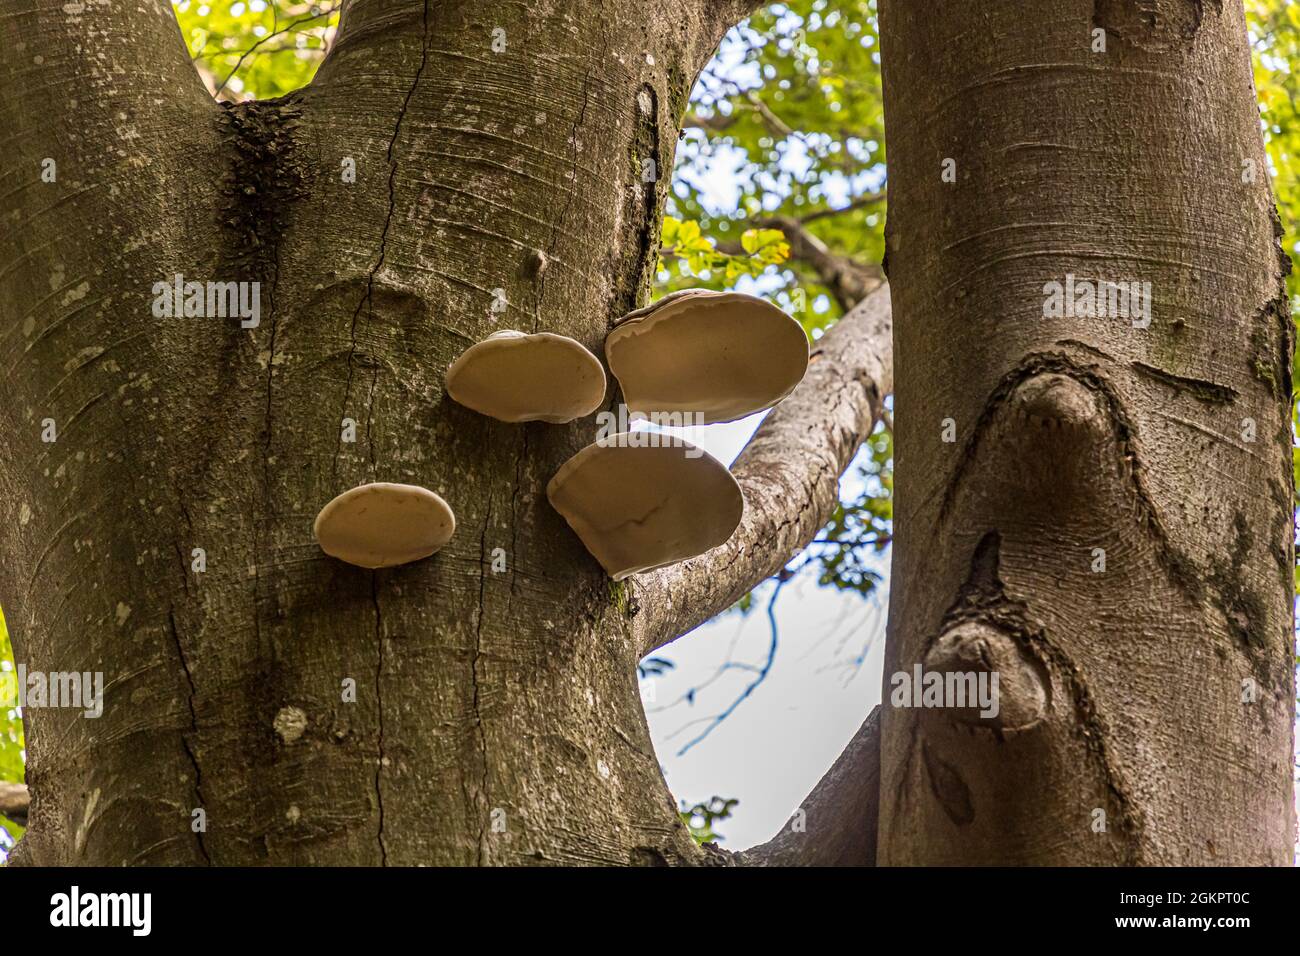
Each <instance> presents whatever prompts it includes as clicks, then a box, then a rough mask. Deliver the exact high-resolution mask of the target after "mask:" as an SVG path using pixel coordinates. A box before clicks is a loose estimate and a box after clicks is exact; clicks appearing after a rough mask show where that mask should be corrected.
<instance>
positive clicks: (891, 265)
mask: <svg viewBox="0 0 1300 956" xmlns="http://www.w3.org/2000/svg"><path fill="white" fill-rule="evenodd" d="M1094 31H1101V33H1100V35H1101V36H1103V37H1104V41H1105V50H1104V52H1102V51H1100V50H1096V49H1095V48H1094V41H1095V40H1096V38H1097V36H1098V35H1099V34H1097V33H1095V32H1094ZM881 37H882V55H883V67H884V85H885V106H886V110H887V113H888V115H889V116H890V120H889V159H890V182H889V192H890V208H889V221H888V227H887V238H886V248H887V261H886V270H887V272H888V274H889V276H890V281H891V285H892V288H893V290H894V295H893V304H894V309H895V312H896V330H897V333H896V349H897V354H898V363H897V369H896V380H897V392H896V398H897V416H896V422H897V431H896V440H897V444H896V451H897V458H896V481H897V488H898V494H897V498H896V510H895V517H896V522H897V534H896V537H895V540H894V551H893V560H894V565H893V575H892V579H893V580H894V581H895V582H896V584H895V587H894V588H893V589H892V598H893V601H892V604H891V607H890V615H889V633H888V651H887V654H886V657H887V660H886V677H887V684H886V689H885V694H886V701H887V703H888V701H889V694H890V684H889V683H888V679H889V676H890V675H891V674H893V673H895V672H900V671H901V672H908V673H911V672H912V669H913V668H914V666H915V665H917V664H922V665H923V666H924V667H925V669H926V670H936V671H939V672H941V673H947V672H949V671H971V672H979V671H989V670H998V671H999V672H1000V674H1001V714H1000V715H999V717H998V718H997V719H995V720H980V719H977V718H973V717H971V716H970V715H969V714H968V713H955V712H953V711H952V710H941V709H938V710H927V709H924V708H922V709H917V708H904V707H889V706H886V708H885V710H884V713H883V719H882V734H883V740H882V744H881V747H882V752H881V802H880V824H879V826H880V829H879V839H880V843H879V845H880V854H879V855H880V860H881V862H882V863H886V864H922V863H943V864H963V863H983V864H987V863H999V864H1030V863H1032V864H1139V863H1140V864H1209V863H1218V864H1285V863H1288V862H1289V861H1290V859H1291V855H1292V846H1293V841H1294V838H1295V828H1294V818H1293V810H1292V806H1293V804H1292V756H1291V755H1292V714H1293V711H1292V706H1293V702H1294V698H1295V693H1294V676H1293V663H1294V657H1293V654H1294V646H1295V645H1294V629H1293V620H1292V601H1293V582H1292V566H1293V560H1292V540H1293V530H1292V490H1291V475H1290V450H1289V449H1290V444H1291V442H1290V407H1291V354H1292V347H1293V342H1292V331H1291V319H1290V316H1289V314H1288V307H1287V299H1286V295H1285V292H1284V287H1283V279H1284V276H1285V274H1286V272H1287V271H1288V263H1287V260H1286V258H1285V256H1283V254H1282V253H1281V250H1280V247H1279V244H1278V233H1279V231H1280V230H1279V228H1278V220H1277V218H1276V215H1275V212H1274V208H1273V204H1272V200H1271V196H1270V192H1269V185H1268V177H1267V176H1266V175H1265V174H1264V172H1263V170H1264V169H1265V156H1264V150H1263V144H1262V142H1261V137H1260V129H1259V121H1258V115H1257V110H1256V105H1255V97H1254V90H1253V86H1252V80H1251V66H1250V57H1249V52H1248V49H1247V42H1246V30H1245V24H1244V20H1243V14H1242V5H1241V3H1239V2H1235V0H1226V2H1223V3H1220V2H1218V0H1213V2H1201V0H1157V2H1153V3H1148V4H1132V3H1118V2H1109V0H1097V2H1093V0H1050V2H1041V0H1038V2H1029V0H1007V2H1002V3H995V4H987V3H981V4H972V3H967V2H960V0H944V2H941V3H938V4H937V5H936V4H929V5H921V4H915V3H907V2H903V0H884V2H882V4H881ZM948 161H953V162H954V163H955V166H952V165H946V163H947V162H948ZM945 169H950V170H951V169H955V172H956V177H955V181H954V182H947V181H945V180H944V178H943V173H944V171H945ZM1069 274H1073V275H1074V276H1075V277H1076V278H1077V279H1078V280H1083V279H1091V280H1093V281H1097V280H1103V281H1112V282H1118V281H1122V280H1141V281H1144V282H1149V283H1150V284H1151V293H1152V305H1151V321H1150V324H1149V326H1148V327H1144V328H1143V327H1134V324H1133V322H1132V321H1131V320H1130V319H1127V318H1123V317H1115V316H1114V315H1113V314H1112V315H1098V316H1095V317H1060V318H1057V317H1047V316H1046V315H1045V312H1044V301H1045V285H1046V284H1047V283H1049V282H1052V281H1057V282H1065V281H1066V277H1067V275H1069ZM945 431H947V432H948V435H949V436H950V437H951V438H952V439H953V440H952V441H946V440H945ZM1098 549H1100V550H1098ZM1101 551H1104V569H1103V567H1102V566H1101V565H1100V564H1099V557H1101Z"/></svg>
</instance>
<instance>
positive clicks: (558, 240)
mask: <svg viewBox="0 0 1300 956" xmlns="http://www.w3.org/2000/svg"><path fill="white" fill-rule="evenodd" d="M746 6H747V5H746V4H744V3H740V2H729V0H606V2H604V3H603V4H601V5H600V7H599V9H597V8H595V7H593V5H592V4H591V3H589V2H582V0H555V2H550V3H542V4H531V5H530V4H522V5H521V4H517V3H505V2H479V0H475V2H437V3H432V2H427V3H426V2H420V0H400V2H399V0H355V2H353V3H351V4H349V5H348V6H347V8H346V10H345V12H344V16H343V22H342V25H341V28H340V31H339V35H338V40H337V44H336V46H335V48H334V49H333V51H332V52H331V54H330V56H329V58H328V60H327V62H326V63H325V64H324V65H323V67H322V69H321V71H320V73H319V75H318V77H317V78H316V80H315V81H314V82H313V83H312V85H311V86H310V87H309V88H307V89H305V90H303V91H301V92H299V93H296V94H294V95H292V96H289V97H287V98H285V99H283V100H278V101H271V102H262V103H249V104H244V105H240V106H236V107H219V106H218V105H217V104H215V103H213V102H212V101H211V100H210V99H209V98H208V97H207V96H206V94H205V92H204V90H203V88H202V86H201V84H200V83H199V80H198V77H197V76H196V75H195V73H194V70H193V67H192V66H191V65H190V63H189V61H188V58H187V57H186V55H185V50H184V47H183V44H182V42H181V39H180V37H179V35H178V31H177V28H176V24H175V20H174V18H173V15H172V12H171V10H170V7H169V4H168V3H166V2H165V0H147V2H145V3H143V4H112V5H108V4H87V5H85V8H84V11H82V12H81V13H80V14H79V15H78V14H75V13H69V12H67V10H68V7H67V6H65V5H62V4H59V3H55V2H49V0H19V2H18V3H17V5H16V8H15V9H9V10H6V14H5V16H4V17H3V18H0V47H2V48H3V49H4V50H5V51H6V52H5V55H4V57H3V58H2V60H0V128H3V129H4V130H5V131H6V134H7V139H6V143H5V147H6V148H5V150H4V176H3V181H4V184H5V185H4V188H3V192H4V194H5V196H6V200H5V202H6V214H5V217H4V219H5V228H4V232H3V236H2V237H0V251H2V254H0V262H2V263H3V265H0V276H2V279H0V296H2V299H0V302H2V304H3V310H4V316H5V321H4V327H3V339H0V342H2V345H3V355H2V357H3V362H4V366H5V382H6V398H7V401H6V402H5V403H4V405H3V412H2V413H0V414H3V419H2V425H0V442H2V443H3V445H4V447H5V449H6V454H5V455H4V456H3V461H2V462H0V487H3V489H4V494H3V496H0V501H2V502H3V503H2V504H0V548H2V549H3V554H4V563H3V568H0V602H3V606H4V608H5V611H6V613H7V616H8V619H9V622H10V624H11V627H12V630H13V635H14V643H15V650H16V654H17V656H18V658H19V660H21V661H24V662H25V663H26V664H27V665H28V666H29V667H31V668H33V669H42V670H78V671H82V670H90V671H96V670H99V671H103V672H104V673H105V681H106V687H107V695H106V696H107V702H106V706H105V711H104V715H103V717H102V718H100V719H98V720H87V719H82V718H81V717H80V716H79V715H77V714H76V713H75V712H72V711H67V710H53V709H50V710H41V709H29V710H28V712H27V713H26V715H25V717H26V720H27V729H28V734H29V737H28V739H29V741H30V753H29V763H28V780H29V783H30V785H31V789H32V792H33V805H32V808H31V818H30V823H31V829H30V830H29V832H28V835H27V837H26V839H25V840H24V841H23V843H22V847H21V852H20V853H19V854H18V859H20V860H22V861H26V862H32V863H42V864H59V863H71V862H77V863H86V864H125V863H135V864H139V863H171V864H176V863H219V864H254V863H277V864H298V863H354V864H355V863H363V864H366V863H368V864H379V863H388V864H415V863H421V864H472V863H516V864H517V863H528V862H545V863H555V862H581V863H619V864H629V863H630V864H646V863H663V862H666V861H667V862H693V861H704V860H708V859H711V858H714V857H715V856H716V855H715V854H710V853H709V852H708V851H706V850H701V849H699V848H697V847H696V846H695V845H694V844H693V842H692V841H691V839H690V837H689V835H688V833H687V832H686V830H685V829H684V827H683V826H682V825H681V824H680V823H679V821H678V819H677V815H676V813H675V807H674V804H673V801H672V799H671V797H670V795H669V793H668V791H667V789H666V787H665V785H664V783H663V780H662V777H661V774H660V771H659V768H658V765H657V761H656V759H655V755H654V752H653V749H652V747H651V744H650V740H649V736H648V733H647V729H646V724H645V720H644V716H643V713H642V711H641V707H640V701H639V696H638V692H637V687H636V676H635V675H636V662H637V660H638V657H639V656H640V654H641V653H642V652H643V650H644V646H643V636H642V635H641V634H640V633H639V632H636V633H634V618H633V614H634V610H635V604H634V603H633V602H630V601H629V599H628V593H629V589H628V588H626V587H621V586H612V585H611V584H610V582H609V581H608V580H607V579H606V577H605V576H604V575H603V573H602V572H601V571H600V569H599V567H598V566H597V565H596V563H595V562H594V561H593V560H592V559H591V558H590V556H589V555H588V554H587V553H586V552H585V551H584V549H583V548H582V545H581V544H580V543H579V541H578V540H577V538H576V537H575V536H574V535H573V534H572V533H571V532H570V531H569V529H568V528H567V526H566V525H565V524H564V522H563V520H562V519H561V518H560V517H559V515H557V514H556V513H555V512H554V511H552V510H551V509H550V508H549V507H548V505H547V504H546V501H545V497H544V493H543V489H544V487H545V484H546V482H547V480H548V479H549V478H550V476H551V475H552V474H553V473H554V472H555V470H556V468H557V467H558V466H559V465H560V464H561V463H562V462H563V461H564V460H565V459H566V458H567V457H568V456H569V455H571V454H573V453H574V452H575V451H577V450H578V449H579V448H580V447H581V446H582V445H584V444H586V443H587V442H589V441H591V440H592V439H594V437H595V431H594V427H590V423H586V424H584V425H580V426H574V427H570V428H557V427H553V426H548V425H542V424H533V425H527V426H511V425H506V424H502V423H498V422H494V421H491V420H489V419H486V418H483V417H481V416H479V415H476V414H474V413H472V412H470V411H468V410H467V409H465V408H463V407H460V406H457V405H455V404H454V403H452V402H450V401H449V400H447V399H446V397H445V394H444V392H443V387H442V376H443V372H444V370H445V369H446V367H447V366H448V364H449V363H450V362H451V361H452V360H453V359H454V358H455V357H456V356H457V355H458V354H459V353H460V352H461V351H462V350H464V349H465V348H466V347H467V346H468V345H470V344H471V343H473V342H475V341H476V340H478V339H480V338H482V337H483V336H485V335H487V334H489V333H491V332H493V331H495V330H498V329H501V328H517V329H523V330H526V331H533V330H535V329H547V330H551V331H555V332H560V333H564V334H567V335H571V336H573V337H575V338H577V339H579V340H580V341H582V342H583V343H585V344H586V345H588V346H589V347H591V348H592V349H594V350H597V351H599V348H600V345H601V342H602V339H603V337H604V334H605V332H606V331H607V329H608V328H609V325H610V323H611V322H612V321H613V320H614V319H615V318H616V317H618V316H619V315H621V314H622V313H625V312H627V311H628V310H630V309H632V308H633V307H635V306H636V305H637V304H638V303H639V302H640V301H642V300H643V298H644V294H645V293H646V292H647V290H648V288H649V282H650V279H651V274H652V262H653V256H654V249H655V242H654V239H655V237H656V234H657V228H658V222H659V220H660V218H661V216H662V212H663V200H664V190H665V187H666V179H667V173H668V172H669V171H670V170H671V169H672V164H673V152H674V146H675V143H676V140H677V136H678V122H679V120H680V117H681V116H682V115H683V112H684V107H685V103H686V99H687V96H688V94H689V91H690V89H691V85H692V83H693V80H694V77H695V75H696V74H697V72H698V71H699V69H700V68H701V67H702V66H703V65H704V64H705V63H706V62H707V60H708V59H709V57H710V56H711V54H712V52H713V50H714V48H715V46H716V44H717V42H718V40H719V39H720V37H721V35H722V33H723V31H724V30H725V29H726V28H727V27H729V26H730V25H731V24H732V23H734V22H736V21H737V20H738V19H739V18H740V17H741V16H742V15H743V13H744V12H745V7H746ZM141 11H144V12H141ZM503 42H504V48H501V47H502V43H503ZM494 44H495V47H494ZM12 51H17V53H16V55H10V54H11V52H12ZM47 157H49V158H53V159H54V160H55V161H56V162H57V174H58V175H57V181H56V182H54V183H48V182H43V181H42V179H41V172H42V160H43V159H45V158H47ZM647 160H648V161H653V164H654V166H653V168H654V169H655V170H656V171H657V172H658V173H659V178H658V180H657V181H655V182H650V183H646V182H643V173H644V171H645V170H646V169H648V168H651V167H649V166H648V165H647V163H646V161H647ZM348 161H352V162H354V163H355V169H356V178H355V182H350V181H348V177H347V176H346V175H345V172H346V169H345V165H346V164H347V163H348ZM177 273H180V274H183V275H184V276H185V277H186V278H187V279H192V280H198V281H206V280H220V281H226V280H243V281H253V280H256V281H260V282H261V283H262V299H261V303H262V318H261V324H260V325H259V326H258V327H256V328H252V329H247V330H245V329H241V328H240V325H239V323H238V322H237V321H236V320H221V319H201V318H190V319H184V318H174V319H156V318H154V317H152V315H151V314H150V303H151V299H152V295H153V293H152V287H153V285H154V283H155V282H159V281H169V280H170V279H171V277H172V276H173V275H174V274H177ZM495 290H504V293H503V294H504V297H505V300H506V301H507V302H508V307H507V308H506V309H505V310H504V312H500V313H498V312H497V311H494V309H493V305H494V302H495V301H496V300H497V299H498V296H499V295H500V293H497V292H496V291H495ZM47 418H48V419H53V420H54V422H55V425H56V428H57V440H56V441H54V442H52V443H49V442H43V441H42V422H43V421H44V420H45V419H47ZM345 418H350V419H353V420H354V421H355V422H356V423H357V429H356V434H357V438H356V441H355V443H348V442H345V441H341V437H340V436H341V434H342V425H343V420H344V419H345ZM372 480H385V481H402V482H410V483H416V484H421V485H425V486H427V487H429V488H432V489H434V490H436V491H438V492H440V493H441V494H442V495H443V496H444V497H445V498H446V499H447V500H448V502H449V503H450V504H451V505H452V507H453V508H454V510H455V512H456V517H457V521H458V530H457V533H456V535H455V537H454V539H453V541H452V542H451V544H450V545H449V546H448V547H447V548H446V549H445V550H443V551H442V552H440V553H439V554H438V555H436V556H435V557H434V558H432V559H431V560H428V561H421V562H418V563H415V564H411V565H407V566H404V567H399V568H395V569H391V570H381V571H378V572H370V571H364V570H361V569H359V568H355V567H351V566H348V565H344V564H341V563H339V562H337V561H334V560H332V559H330V558H327V557H326V556H325V555H323V554H322V553H321V552H320V551H319V549H318V548H317V546H316V544H315V542H314V540H313V537H312V519H313V517H314V515H315V514H316V512H317V510H318V509H319V508H320V507H321V506H322V505H323V504H324V503H325V502H327V501H328V500H329V499H330V498H332V497H333V496H334V495H336V494H338V493H339V492H341V491H343V490H345V489H347V488H350V487H352V486H354V485H357V484H360V483H363V482H366V481H372ZM196 548H202V549H204V550H205V552H206V571H203V572H202V573H196V572H194V571H193V570H192V563H193V558H192V555H193V549H196ZM496 549H503V551H504V558H505V567H506V569H505V570H504V571H502V572H500V573H495V572H494V569H493V557H494V552H496ZM499 566H500V565H499V563H498V567H499ZM348 681H354V682H355V687H356V701H355V703H352V702H348V701H346V700H345V699H344V695H345V691H346V684H347V682H348ZM199 808H202V809H203V810H204V811H205V814H206V830H201V831H200V832H194V830H193V828H192V827H191V822H192V819H193V818H194V811H195V810H196V809H199Z"/></svg>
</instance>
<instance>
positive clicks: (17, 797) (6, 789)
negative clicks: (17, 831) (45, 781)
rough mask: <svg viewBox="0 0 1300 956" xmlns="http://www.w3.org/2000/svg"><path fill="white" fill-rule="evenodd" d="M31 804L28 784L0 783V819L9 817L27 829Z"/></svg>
mask: <svg viewBox="0 0 1300 956" xmlns="http://www.w3.org/2000/svg"><path fill="white" fill-rule="evenodd" d="M30 802H31V795H30V794H29V793H28V791H27V785H26V784H23V783H5V782H4V781H0V817H8V818H9V819H10V820H12V821H13V822H14V823H16V824H18V825H19V826H20V827H25V826H27V807H28V804H29V803H30Z"/></svg>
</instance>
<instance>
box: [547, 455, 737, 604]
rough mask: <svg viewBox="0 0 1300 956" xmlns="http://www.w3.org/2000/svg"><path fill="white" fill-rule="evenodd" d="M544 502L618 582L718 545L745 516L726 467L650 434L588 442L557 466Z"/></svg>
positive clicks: (706, 456)
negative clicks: (560, 516) (557, 469)
mask: <svg viewBox="0 0 1300 956" xmlns="http://www.w3.org/2000/svg"><path fill="white" fill-rule="evenodd" d="M546 497H547V498H548V499H549V500H550V502H551V505H552V507H554V508H555V510H556V511H558V512H559V513H560V514H561V515H563V516H564V520H565V521H567V522H568V523H569V527H571V528H572V529H573V530H574V531H575V532H576V533H577V535H578V537H579V538H581V539H582V543H583V544H584V545H586V547H587V550H588V551H590V552H591V553H592V555H593V556H594V557H595V558H596V560H597V561H599V562H600V564H601V566H602V567H603V568H604V569H605V570H606V571H607V572H608V573H609V576H610V577H612V578H613V579H614V580H615V581H621V580H623V579H624V578H626V577H629V576H630V575H633V574H638V573H640V572H642V571H652V570H654V569H655V568H661V567H663V566H664V565H667V564H676V563H677V562H678V561H685V560H686V559H687V558H692V557H695V556H696V555H697V554H703V553H704V552H705V551H708V550H709V549H710V548H716V547H717V546H718V545H720V544H722V543H724V542H725V541H726V540H727V539H728V538H730V537H731V534H732V532H734V531H735V530H736V526H737V525H739V524H740V519H741V516H742V515H743V514H744V511H745V499H744V496H743V495H741V493H740V486H739V485H738V484H736V479H735V478H733V477H732V476H731V472H730V471H728V470H727V467H726V466H725V465H723V464H722V463H721V462H720V461H718V460H717V459H716V458H713V457H712V456H710V455H708V454H707V453H705V451H704V449H702V448H697V447H696V446H695V445H692V444H691V443H690V442H687V441H683V440H682V439H680V438H677V437H676V436H672V435H665V434H660V433H658V432H652V431H647V432H623V433H621V434H618V435H611V436H610V437H609V438H606V439H602V440H601V441H598V442H596V443H595V444H592V445H588V446H587V447H586V448H584V449H582V451H580V452H578V453H577V454H576V455H574V456H573V457H572V458H570V459H569V460H568V461H566V462H565V463H564V464H563V465H562V466H560V470H559V471H557V472H556V473H555V477H554V478H552V479H551V481H550V483H549V484H548V485H547V486H546Z"/></svg>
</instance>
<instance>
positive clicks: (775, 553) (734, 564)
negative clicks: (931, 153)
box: [636, 283, 893, 653]
mask: <svg viewBox="0 0 1300 956" xmlns="http://www.w3.org/2000/svg"><path fill="white" fill-rule="evenodd" d="M891 336H892V323H891V317H890V309H889V288H888V286H886V285H884V284H883V283H882V284H881V285H880V286H879V287H878V288H877V289H876V290H875V291H874V292H872V293H871V294H870V295H869V296H867V298H865V299H863V300H862V302H860V303H859V304H858V305H857V306H855V307H854V308H853V309H852V310H851V311H850V312H849V313H848V314H847V315H846V316H844V318H842V319H840V321H839V322H837V323H836V324H835V325H834V326H832V327H831V329H830V330H829V331H828V332H827V333H826V334H825V335H823V336H822V337H821V338H820V339H819V340H818V341H817V342H816V343H815V344H814V346H813V350H812V358H811V361H810V362H809V366H808V374H807V375H806V376H805V378H804V380H803V382H802V383H801V384H800V385H799V387H798V388H797V389H795V391H794V393H793V394H792V395H791V396H790V397H789V398H787V399H786V400H785V401H784V402H782V403H781V404H780V405H779V406H777V407H776V408H775V409H773V410H772V412H771V413H770V414H769V415H768V416H767V418H766V420H765V421H764V422H763V424H762V426H760V428H759V429H758V431H757V432H756V433H755V435H754V437H753V439H751V440H750V442H749V444H748V445H747V446H746V447H745V450H744V451H743V452H741V454H740V457H739V458H738V459H737V460H736V463H735V465H734V466H733V467H732V473H733V474H734V475H735V476H736V480H737V481H738V482H740V487H741V489H742V490H743V491H744V494H745V517H744V519H743V520H742V521H741V524H740V527H739V528H737V529H736V533H735V534H734V535H732V536H731V540H730V541H728V542H727V543H726V544H724V545H723V546H722V547H720V548H715V549H714V550H712V551H710V552H708V553H707V554H704V555H701V556H700V557H698V558H695V559H694V560H691V561H686V562H683V563H682V564H678V565H674V566H673V567H670V568H665V569H663V570H662V571H658V572H656V573H654V574H649V575H644V576H643V577H641V578H638V579H636V587H637V589H638V594H639V603H640V606H641V608H642V611H641V613H640V614H639V615H638V618H637V620H638V622H639V625H640V628H641V631H642V633H643V635H644V644H643V646H644V648H645V651H646V652H647V653H648V652H650V651H652V650H654V649H655V648H656V647H661V646H662V645H664V644H667V643H668V642H669V641H672V640H675V639H676V638H677V637H679V636H681V635H682V634H685V633H686V632H687V631H689V630H691V629H692V628H695V627H698V626H699V625H700V624H703V623H704V622H705V621H707V620H708V619H709V618H711V617H713V616H714V615H715V614H717V613H719V612H721V611H724V610H726V609H727V608H728V607H730V606H731V605H732V604H733V603H735V602H736V601H737V600H738V599H739V598H740V597H741V596H742V595H744V594H746V593H747V592H748V591H749V590H750V589H751V588H753V587H754V586H755V585H756V584H758V583H759V582H760V581H762V580H764V579H765V578H767V577H770V576H771V575H773V574H775V573H777V572H778V571H780V570H781V569H782V568H783V567H784V566H785V565H786V563H787V562H788V561H789V560H790V559H791V558H792V557H794V556H795V555H796V554H798V553H799V551H801V550H802V549H803V548H804V547H805V546H807V544H808V542H809V541H811V540H812V538H813V537H814V536H815V535H816V534H817V532H818V531H819V530H821V528H822V527H823V526H824V525H825V524H826V522H827V521H828V520H830V517H831V514H832V513H833V512H834V510H835V507H836V505H837V504H838V503H839V476H840V474H841V473H842V472H843V471H844V469H845V468H847V467H848V464H849V462H850V461H852V460H853V456H854V455H855V454H856V453H857V450H858V447H859V446H860V445H861V444H862V442H863V440H864V439H865V438H866V437H867V436H868V435H869V434H870V433H871V430H872V428H874V427H875V423H876V420H877V419H878V417H879V416H880V411H881V404H882V402H883V400H884V397H885V395H887V394H888V393H889V392H890V391H891V390H892V388H893V352H892V341H891Z"/></svg>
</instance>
